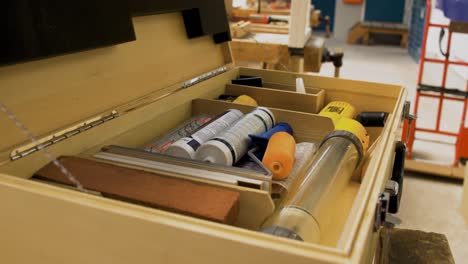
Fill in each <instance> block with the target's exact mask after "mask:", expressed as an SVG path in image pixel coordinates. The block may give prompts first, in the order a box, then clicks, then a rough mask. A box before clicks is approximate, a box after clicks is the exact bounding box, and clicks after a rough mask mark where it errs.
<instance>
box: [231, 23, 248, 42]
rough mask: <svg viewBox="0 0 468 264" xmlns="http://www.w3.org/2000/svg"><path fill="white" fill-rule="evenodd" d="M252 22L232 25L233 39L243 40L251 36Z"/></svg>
mask: <svg viewBox="0 0 468 264" xmlns="http://www.w3.org/2000/svg"><path fill="white" fill-rule="evenodd" d="M250 27H251V23H250V21H239V22H237V23H233V24H231V25H230V28H231V35H232V37H233V38H243V37H245V36H247V35H248V34H250Z"/></svg>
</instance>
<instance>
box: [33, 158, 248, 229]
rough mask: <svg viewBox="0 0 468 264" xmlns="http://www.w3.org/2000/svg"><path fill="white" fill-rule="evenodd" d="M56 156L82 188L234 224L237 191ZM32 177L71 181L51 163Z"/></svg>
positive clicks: (237, 203)
mask: <svg viewBox="0 0 468 264" xmlns="http://www.w3.org/2000/svg"><path fill="white" fill-rule="evenodd" d="M58 160H59V162H60V163H61V164H62V165H63V166H64V167H65V168H66V169H67V170H68V171H69V172H70V173H71V174H72V175H73V176H74V177H75V178H76V179H77V180H78V181H79V182H80V183H81V184H82V185H83V187H84V188H85V189H88V190H92V191H97V192H101V193H102V194H103V196H106V197H110V198H116V199H119V200H125V201H129V202H134V203H138V204H143V205H147V206H150V207H154V208H159V209H163V210H168V211H172V212H177V213H181V214H185V215H191V216H195V217H199V218H203V219H207V220H212V221H216V222H220V223H225V224H234V223H235V222H236V219H237V215H238V214H239V197H240V194H239V193H238V192H235V191H231V190H228V189H224V188H221V187H216V186H211V185H208V184H202V183H195V182H191V181H188V180H182V179H175V178H171V177H168V176H163V175H159V174H155V173H151V172H147V171H142V170H137V169H132V168H126V167H120V166H116V165H112V164H108V163H103V162H98V161H94V160H89V159H84V158H79V157H70V156H64V157H60V158H59V159H58ZM34 177H35V178H39V179H43V180H49V181H52V182H56V183H62V184H66V185H72V183H71V181H70V180H68V178H67V177H66V176H65V175H64V174H63V173H62V172H61V171H60V170H59V169H58V168H57V166H55V165H54V164H53V163H49V164H47V165H46V166H44V167H43V168H41V169H40V170H39V171H38V172H37V173H36V174H35V176H34Z"/></svg>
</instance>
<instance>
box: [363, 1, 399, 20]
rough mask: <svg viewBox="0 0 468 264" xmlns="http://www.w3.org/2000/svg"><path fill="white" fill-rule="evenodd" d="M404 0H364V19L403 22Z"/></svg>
mask: <svg viewBox="0 0 468 264" xmlns="http://www.w3.org/2000/svg"><path fill="white" fill-rule="evenodd" d="M404 16H405V0H366V2H365V12H364V21H366V22H367V21H368V22H383V23H403V19H404Z"/></svg>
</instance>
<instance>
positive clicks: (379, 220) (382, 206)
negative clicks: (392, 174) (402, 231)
mask: <svg viewBox="0 0 468 264" xmlns="http://www.w3.org/2000/svg"><path fill="white" fill-rule="evenodd" d="M398 192H399V185H398V183H397V182H395V181H392V180H390V181H388V182H387V184H386V185H385V191H384V192H382V193H381V194H380V196H379V200H378V201H377V204H376V208H375V216H374V232H377V231H378V230H379V229H380V227H382V226H384V227H387V228H393V227H395V226H397V225H399V224H401V220H400V219H399V218H398V217H396V216H394V215H393V214H392V213H391V212H390V203H391V197H394V196H396V195H398Z"/></svg>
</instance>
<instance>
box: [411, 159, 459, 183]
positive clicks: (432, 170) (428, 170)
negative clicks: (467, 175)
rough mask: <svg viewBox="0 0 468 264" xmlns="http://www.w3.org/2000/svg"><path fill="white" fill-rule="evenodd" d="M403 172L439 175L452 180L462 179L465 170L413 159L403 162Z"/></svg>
mask: <svg viewBox="0 0 468 264" xmlns="http://www.w3.org/2000/svg"><path fill="white" fill-rule="evenodd" d="M405 170H407V171H414V172H419V173H424V174H432V175H439V176H444V177H448V178H453V179H463V178H464V172H465V169H464V168H463V167H462V166H460V167H455V166H453V165H450V164H446V165H444V164H437V163H431V162H430V161H424V160H413V159H407V160H406V161H405Z"/></svg>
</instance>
